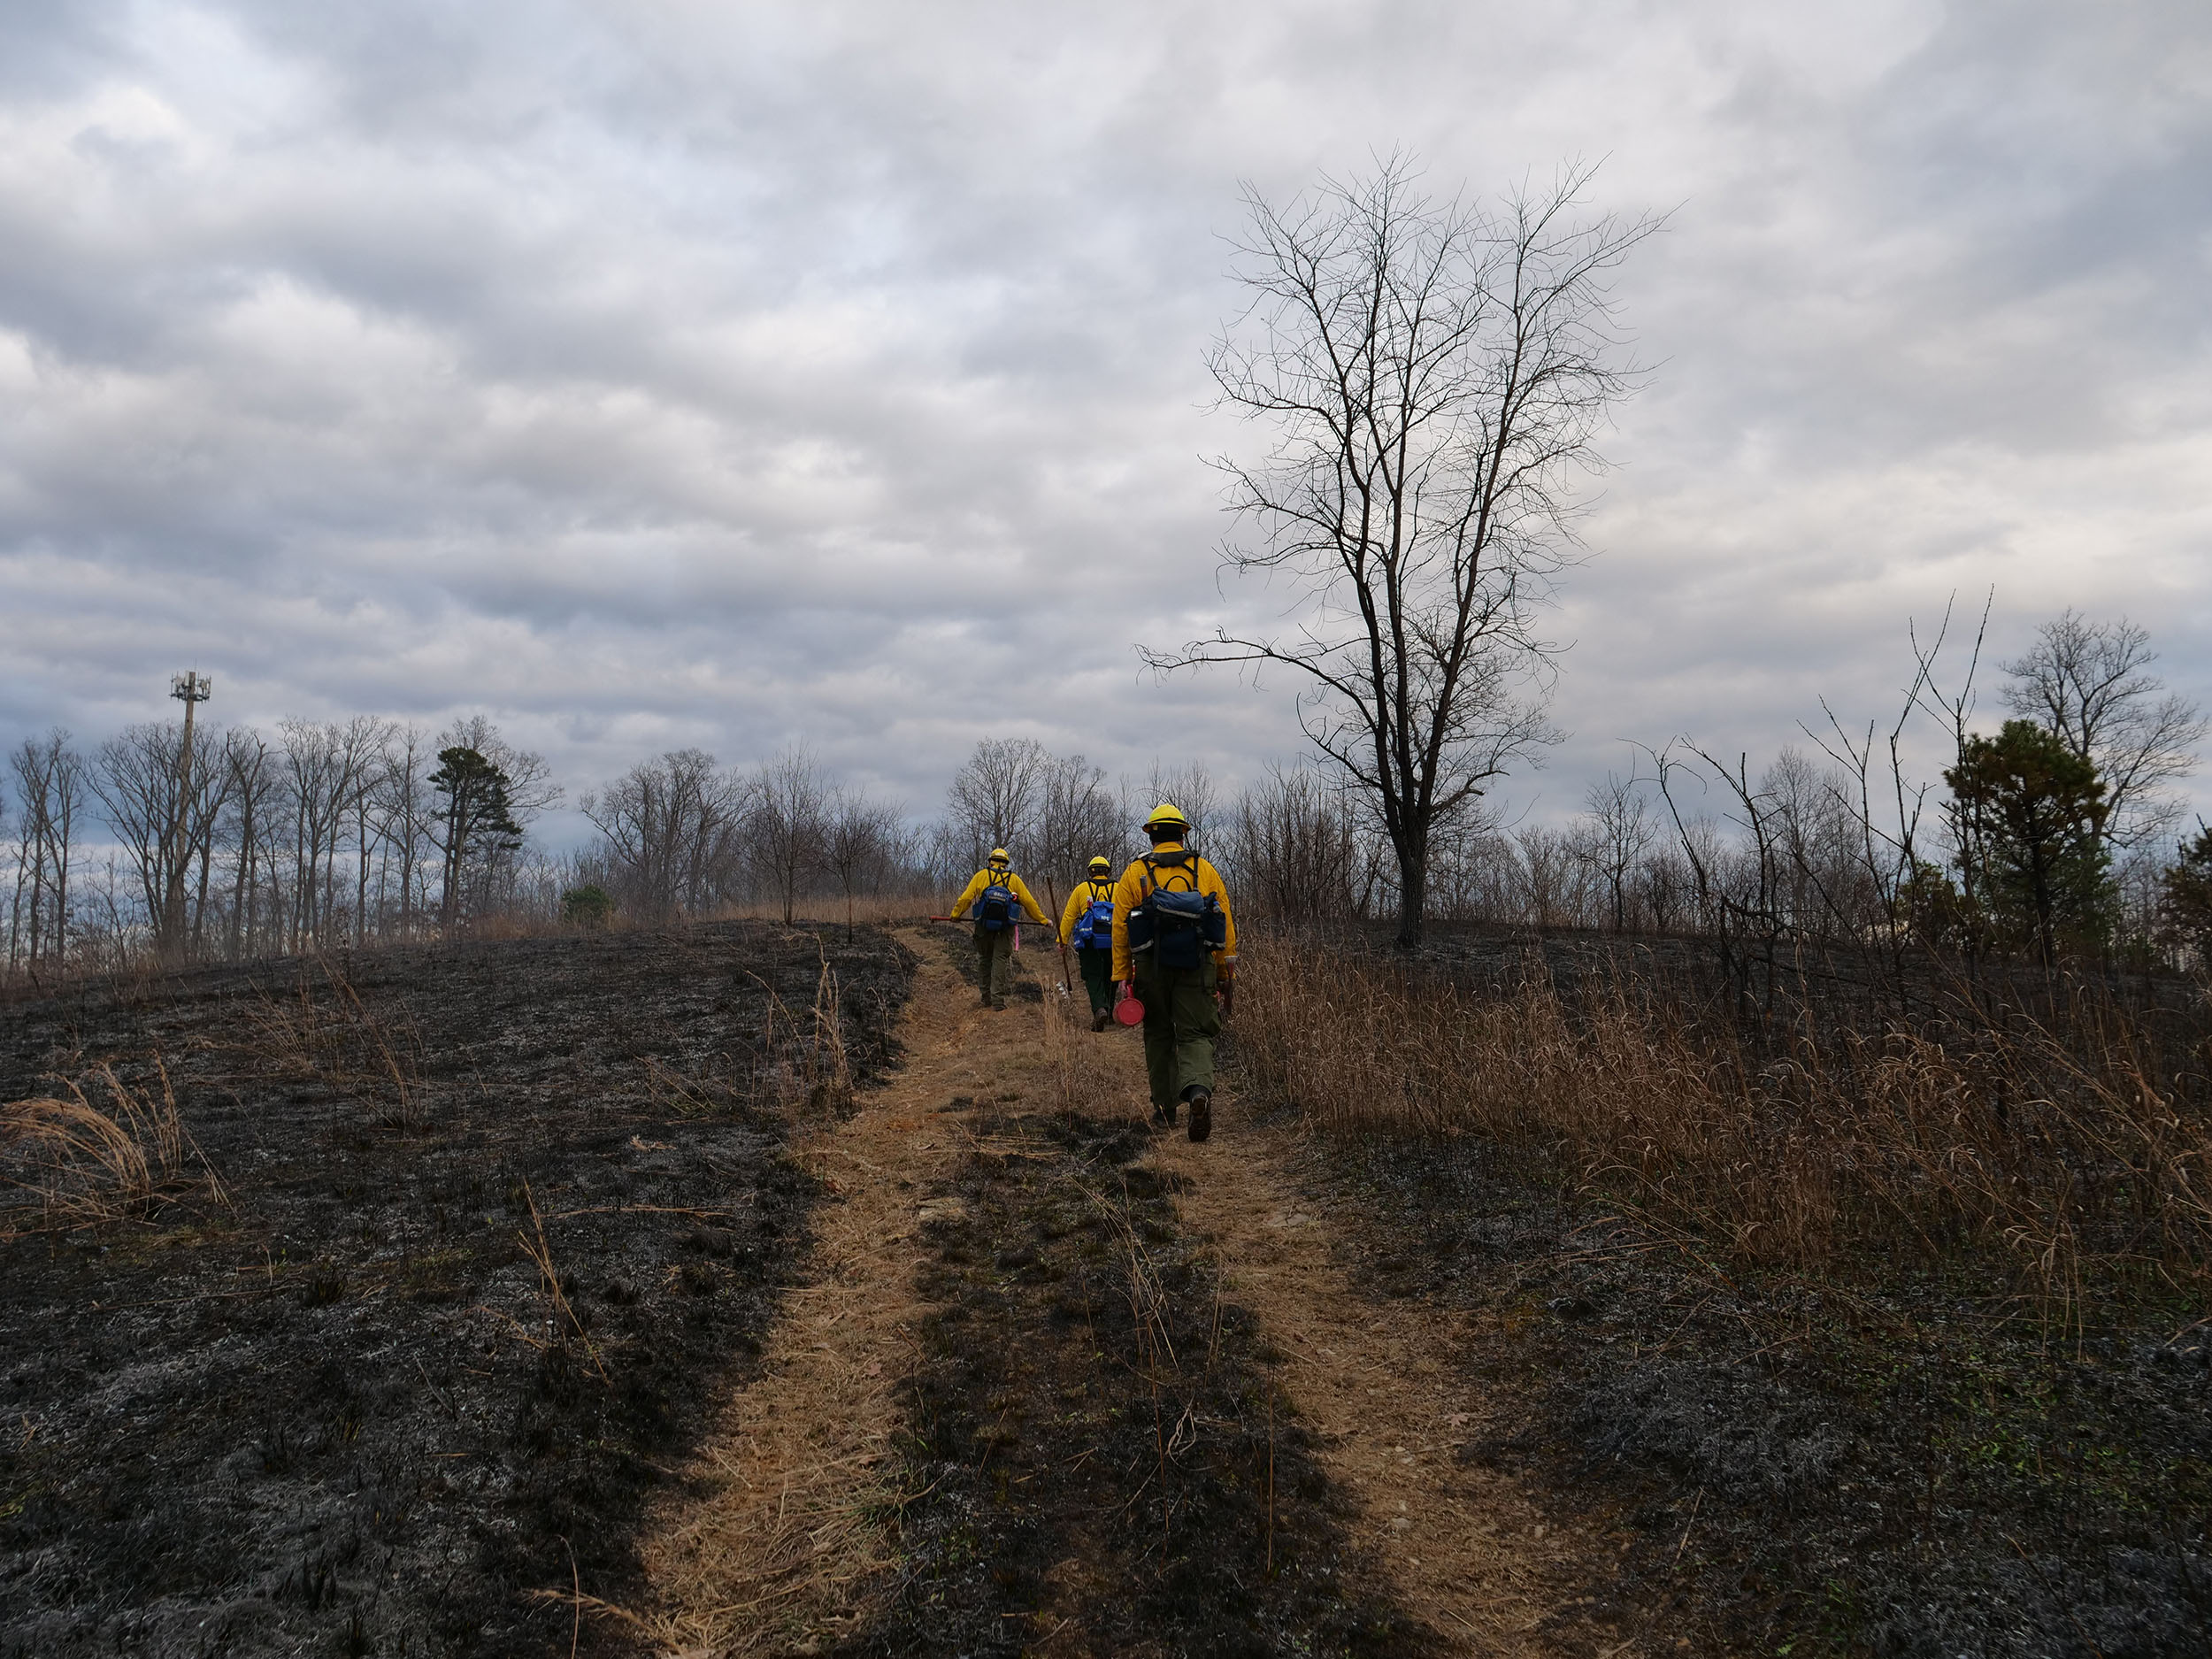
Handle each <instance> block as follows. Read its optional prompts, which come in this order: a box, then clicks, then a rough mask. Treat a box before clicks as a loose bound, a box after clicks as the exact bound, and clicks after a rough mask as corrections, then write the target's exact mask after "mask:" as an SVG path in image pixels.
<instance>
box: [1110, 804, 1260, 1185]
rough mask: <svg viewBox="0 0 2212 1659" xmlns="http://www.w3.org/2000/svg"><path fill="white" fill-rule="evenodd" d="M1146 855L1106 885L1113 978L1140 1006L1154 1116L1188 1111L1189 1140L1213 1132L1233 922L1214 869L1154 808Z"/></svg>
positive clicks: (1163, 1120) (1185, 830)
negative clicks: (1110, 895) (1109, 888)
mask: <svg viewBox="0 0 2212 1659" xmlns="http://www.w3.org/2000/svg"><path fill="white" fill-rule="evenodd" d="M1144 833H1146V834H1147V835H1148V836H1149V837H1150V838H1151V841H1152V850H1151V851H1150V852H1148V853H1147V854H1145V856H1143V857H1141V858H1139V859H1137V860H1135V861H1134V862H1133V863H1132V864H1130V866H1129V867H1128V868H1127V869H1126V870H1125V871H1123V872H1121V880H1120V881H1119V882H1118V884H1116V886H1115V888H1114V978H1115V979H1117V980H1118V981H1119V982H1120V984H1121V995H1124V996H1128V995H1135V996H1137V997H1138V998H1139V999H1140V1000H1141V1002H1143V1003H1144V1066H1145V1071H1146V1072H1147V1074H1148V1080H1149V1081H1150V1083H1151V1086H1152V1119H1153V1121H1154V1122H1155V1123H1158V1124H1164V1125H1170V1126H1172V1125H1173V1124H1174V1122H1175V1109H1176V1108H1177V1107H1178V1106H1179V1105H1182V1104H1188V1106H1189V1107H1190V1138H1191V1139H1192V1140H1194V1141H1203V1140H1204V1139H1205V1138H1206V1137H1207V1136H1208V1135H1210V1134H1211V1133H1213V1094H1214V1039H1215V1038H1216V1037H1217V1036H1218V1035H1219V1034H1220V1032H1221V1017H1222V1015H1223V1014H1225V1013H1226V1012H1228V1011H1229V1009H1230V1006H1231V1004H1232V1002H1233V1000H1234V997H1235V988H1236V966H1237V928H1236V922H1235V919H1234V918H1232V917H1231V916H1230V914H1229V890H1228V888H1226V887H1224V886H1223V885H1222V883H1221V877H1220V874H1219V872H1217V871H1216V870H1215V869H1214V867H1213V866H1212V865H1211V864H1208V863H1207V862H1206V861H1205V860H1204V859H1203V858H1201V857H1200V856H1198V855H1197V854H1196V853H1194V852H1189V851H1187V850H1186V849H1184V846H1183V842H1184V840H1185V838H1186V837H1187V836H1188V835H1189V834H1190V824H1189V822H1188V821H1187V819H1186V818H1184V817H1183V815H1182V813H1181V812H1180V811H1179V810H1177V809H1176V808H1175V807H1174V806H1172V805H1171V804H1169V803H1166V802H1163V803H1161V804H1160V805H1158V806H1156V807H1155V808H1154V809H1153V810H1152V816H1151V817H1149V818H1146V819H1145V821H1144Z"/></svg>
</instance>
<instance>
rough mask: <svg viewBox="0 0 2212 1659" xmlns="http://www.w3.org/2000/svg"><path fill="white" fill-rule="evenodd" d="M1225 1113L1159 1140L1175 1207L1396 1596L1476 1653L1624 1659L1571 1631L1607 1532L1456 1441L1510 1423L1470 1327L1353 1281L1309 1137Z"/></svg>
mask: <svg viewBox="0 0 2212 1659" xmlns="http://www.w3.org/2000/svg"><path fill="white" fill-rule="evenodd" d="M1215 1120H1216V1126H1215V1130H1214V1135H1213V1139H1212V1140H1211V1141H1209V1142H1208V1143H1207V1144H1205V1145H1203V1146H1192V1145H1191V1144H1189V1142H1188V1141H1185V1140H1183V1139H1181V1138H1180V1137H1176V1138H1172V1139H1169V1140H1166V1141H1163V1143H1162V1146H1161V1153H1160V1156H1161V1158H1162V1161H1163V1162H1164V1163H1165V1164H1168V1165H1169V1166H1170V1167H1171V1168H1173V1169H1174V1170H1175V1171H1177V1172H1178V1173H1179V1174H1181V1175H1182V1176H1183V1177H1184V1178H1185V1179H1186V1181H1187V1186H1185V1187H1183V1189H1182V1190H1181V1192H1180V1193H1179V1195H1178V1199H1177V1206H1178V1208H1179V1210H1181V1211H1182V1213H1183V1215H1184V1217H1185V1218H1186V1220H1187V1223H1188V1225H1191V1226H1192V1227H1194V1229H1195V1230H1197V1231H1198V1232H1199V1233H1202V1235H1204V1236H1205V1237H1206V1238H1208V1239H1209V1240H1210V1241H1211V1245H1212V1248H1214V1249H1215V1250H1216V1251H1217V1252H1218V1255H1219V1257H1220V1260H1221V1262H1222V1263H1223V1270H1224V1273H1223V1277H1224V1283H1225V1293H1226V1294H1228V1295H1230V1296H1232V1297H1233V1298H1234V1299H1235V1300H1236V1301H1237V1302H1240V1304H1241V1305H1243V1306H1244V1307H1246V1308H1248V1309H1249V1310H1251V1311H1252V1312H1253V1313H1254V1314H1256V1316H1257V1317H1258V1318H1259V1321H1260V1324H1261V1325H1262V1327H1263V1329H1266V1330H1268V1331H1270V1332H1271V1333H1273V1335H1274V1339H1275V1343H1276V1346H1277V1347H1278V1348H1279V1349H1280V1350H1281V1351H1282V1353H1283V1355H1284V1356H1285V1359H1284V1379H1283V1380H1284V1384H1285V1386H1286V1392H1287V1393H1288V1394H1289V1395H1290V1397H1291V1399H1292V1400H1293V1401H1294V1402H1295V1405H1296V1409H1297V1410H1298V1413H1299V1415H1300V1416H1301V1417H1302V1418H1303V1419H1304V1421H1305V1423H1306V1425H1307V1426H1308V1427H1309V1428H1310V1429H1311V1430H1312V1431H1314V1432H1315V1433H1316V1434H1317V1436H1318V1437H1319V1440H1320V1448H1321V1449H1320V1461H1321V1463H1322V1464H1323V1466H1324V1467H1325V1468H1326V1469H1327V1470H1328V1471H1329V1472H1330V1474H1331V1475H1332V1476H1333V1478H1334V1479H1336V1480H1337V1481H1338V1482H1339V1483H1340V1485H1341V1486H1343V1487H1344V1488H1345V1490H1346V1491H1347V1492H1348V1493H1349V1494H1351V1495H1352V1496H1353V1498H1354V1500H1355V1502H1356V1505H1357V1508H1358V1510H1359V1524H1358V1530H1357V1532H1356V1538H1357V1539H1358V1541H1360V1542H1361V1543H1363V1544H1365V1545H1367V1546H1368V1547H1370V1548H1372V1549H1373V1550H1374V1551H1375V1552H1376V1554H1377V1555H1378V1556H1379V1558H1380V1560H1381V1561H1382V1563H1384V1566H1385V1569H1386V1571H1387V1573H1388V1574H1389V1577H1390V1578H1391V1580H1392V1581H1393V1583H1394V1586H1395V1588H1396V1591H1397V1594H1398V1598H1399V1600H1400V1601H1402V1603H1403V1604H1404V1605H1405V1606H1406V1607H1407V1608H1408V1609H1409V1610H1411V1611H1413V1612H1414V1613H1416V1614H1417V1615H1418V1616H1420V1617H1423V1618H1424V1619H1425V1621H1426V1622H1427V1623H1428V1624H1430V1625H1431V1626H1432V1628H1433V1629H1435V1630H1436V1631H1438V1632H1440V1633H1443V1634H1447V1635H1451V1634H1456V1635H1457V1636H1458V1637H1459V1638H1460V1639H1461V1640H1463V1641H1464V1642H1465V1643H1466V1644H1467V1646H1466V1651H1468V1652H1470V1653H1479V1654H1497V1655H1506V1654H1516V1655H1519V1654H1527V1655H1536V1654H1548V1653H1561V1652H1583V1653H1587V1652H1591V1651H1593V1650H1595V1651H1599V1652H1604V1653H1607V1654H1609V1655H1619V1656H1620V1659H1628V1655H1630V1654H1631V1653H1632V1652H1633V1647H1632V1646H1631V1645H1628V1644H1625V1643H1624V1644H1621V1645H1618V1646H1616V1645H1615V1644H1614V1642H1612V1641H1608V1640H1604V1639H1603V1637H1602V1633H1601V1632H1589V1631H1586V1630H1579V1631H1577V1630H1574V1626H1576V1625H1577V1624H1578V1623H1579V1621H1578V1619H1576V1617H1574V1610H1575V1609H1577V1608H1578V1606H1580V1605H1581V1604H1582V1599H1583V1596H1584V1594H1585V1591H1584V1589H1583V1587H1582V1586H1585V1585H1586V1584H1587V1583H1588V1581H1589V1578H1590V1576H1591V1575H1590V1572H1589V1567H1588V1563H1590V1562H1591V1561H1592V1560H1593V1559H1594V1558H1595V1556H1596V1554H1597V1552H1598V1550H1599V1548H1600V1546H1599V1544H1598V1542H1597V1540H1595V1539H1594V1538H1591V1537H1588V1536H1573V1535H1569V1536H1562V1534H1561V1532H1559V1531H1558V1530H1557V1529H1556V1528H1555V1527H1553V1526H1551V1525H1548V1524H1547V1521H1546V1519H1545V1517H1544V1516H1543V1515H1542V1513H1541V1512H1540V1510H1539V1509H1537V1507H1536V1506H1535V1505H1534V1504H1533V1503H1532V1502H1530V1500H1529V1498H1528V1496H1527V1495H1526V1494H1525V1493H1524V1492H1523V1491H1522V1490H1521V1489H1520V1488H1519V1486H1517V1484H1516V1482H1515V1481H1514V1480H1513V1479H1512V1478H1511V1477H1509V1476H1507V1475H1504V1474H1501V1473H1498V1472H1496V1471H1488V1470H1484V1469H1480V1468H1476V1467H1470V1466H1467V1465H1464V1464H1463V1463H1460V1462H1459V1461H1458V1458H1457V1457H1456V1455H1455V1453H1456V1451H1457V1449H1458V1448H1460V1447H1462V1446H1464V1445H1466V1444H1468V1443H1470V1442H1471V1441H1478V1440H1482V1439H1484V1438H1486V1436H1489V1435H1493V1434H1496V1433H1498V1432H1500V1431H1501V1429H1502V1428H1503V1427H1504V1425H1503V1424H1502V1422H1501V1421H1499V1420H1498V1417H1497V1415H1496V1409H1495V1408H1494V1407H1493V1406H1492V1404H1491V1403H1490V1402H1488V1401H1487V1400H1486V1399H1485V1398H1484V1396H1483V1394H1482V1393H1481V1391H1480V1390H1479V1387H1478V1386H1474V1385H1471V1383H1469V1382H1468V1381H1467V1380H1466V1373H1467V1371H1468V1369H1469V1366H1468V1356H1467V1353H1466V1344H1467V1342H1468V1341H1469V1340H1470V1339H1468V1338H1467V1337H1465V1336H1464V1335H1463V1333H1462V1332H1461V1331H1459V1330H1457V1329H1455V1324H1454V1323H1453V1322H1448V1318H1447V1317H1445V1316H1440V1315H1439V1314H1438V1313H1437V1312H1436V1311H1435V1310H1432V1308H1430V1307H1429V1306H1428V1305H1427V1304H1425V1303H1424V1302H1417V1301H1414V1302H1377V1301H1376V1300H1374V1299H1373V1298H1371V1297H1368V1296H1364V1295H1363V1294H1361V1293H1360V1292H1359V1290H1358V1289H1357V1288H1356V1286H1354V1285H1353V1284H1352V1283H1351V1282H1350V1279H1349V1278H1348V1274H1347V1272H1346V1271H1345V1269H1344V1268H1343V1267H1342V1265H1340V1261H1339V1259H1338V1248H1337V1237H1336V1229H1335V1228H1334V1227H1333V1225H1331V1222H1330V1220H1329V1218H1328V1217H1326V1216H1325V1215H1323V1214H1320V1213H1317V1209H1318V1207H1317V1206H1316V1205H1313V1204H1311V1203H1310V1202H1302V1201H1301V1199H1300V1196H1299V1187H1300V1185H1301V1183H1300V1182H1299V1180H1298V1179H1297V1165H1298V1163H1299V1160H1300V1159H1301V1158H1302V1157H1305V1156H1312V1154H1311V1153H1310V1152H1309V1151H1307V1150H1306V1149H1305V1148H1300V1147H1299V1146H1298V1145H1297V1144H1296V1143H1295V1142H1294V1141H1292V1140H1291V1138H1290V1137H1289V1136H1288V1135H1287V1134H1286V1133H1284V1132H1282V1131H1279V1130H1271V1129H1266V1128H1262V1127H1260V1126H1259V1125H1256V1124H1254V1123H1253V1121H1252V1119H1251V1118H1250V1117H1249V1115H1248V1114H1247V1113H1246V1112H1244V1111H1243V1110H1240V1107H1239V1105H1238V1103H1237V1102H1236V1101H1235V1100H1234V1099H1233V1097H1227V1096H1225V1097H1224V1098H1223V1099H1222V1101H1221V1102H1219V1103H1217V1106H1216V1108H1215ZM1548 1624H1550V1625H1553V1626H1555V1629H1554V1630H1552V1631H1545V1630H1542V1629H1540V1627H1542V1626H1546V1625H1548ZM1561 1631H1569V1632H1572V1633H1571V1634H1567V1635H1562V1634H1560V1633H1559V1632H1561Z"/></svg>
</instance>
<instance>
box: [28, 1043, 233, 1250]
mask: <svg viewBox="0 0 2212 1659" xmlns="http://www.w3.org/2000/svg"><path fill="white" fill-rule="evenodd" d="M154 1071H155V1074H156V1075H157V1077H158V1078H159V1079H160V1093H159V1094H153V1093H150V1092H149V1091H147V1090H145V1089H134V1088H133V1087H130V1086H129V1085H128V1084H127V1083H125V1082H124V1081H123V1079H121V1078H119V1077H118V1076H117V1075H116V1073H115V1071H114V1068H113V1067H111V1066H106V1065H103V1066H99V1067H97V1068H96V1069H95V1070H93V1071H90V1072H88V1073H87V1074H86V1076H85V1078H84V1079H63V1078H58V1079H54V1080H55V1081H56V1082H57V1083H58V1084H59V1085H60V1087H61V1088H62V1089H63V1090H64V1091H65V1095H66V1098H64V1096H63V1095H42V1096H40V1097H39V1098H37V1099H34V1100H20V1101H14V1102H10V1103H9V1104H7V1105H4V1106H0V1189H4V1190H5V1191H7V1192H9V1193H11V1194H17V1195H18V1196H17V1197H16V1198H15V1199H14V1202H7V1201H5V1200H0V1233H19V1232H25V1231H30V1230H33V1229H34V1228H45V1227H82V1226H95V1225H100V1224H103V1223H106V1222H114V1221H125V1220H135V1219H142V1218H143V1217H146V1216H148V1215H150V1213H152V1211H153V1210H155V1209H156V1208H157V1205H158V1203H159V1202H160V1201H161V1200H163V1199H165V1198H169V1197H173V1196H179V1195H180V1194H182V1193H183V1192H188V1191H198V1192H201V1193H203V1194H204V1195H205V1196H206V1198H207V1199H208V1201H209V1202H211V1203H215V1204H219V1205H221V1206H223V1207H225V1208H227V1207H228V1206H229V1202H230V1199H229V1195H228V1194H227V1193H226V1192H225V1191H224V1189H223V1184H222V1182H221V1181H220V1180H219V1179H217V1177H216V1174H215V1171H214V1170H213V1168H212V1167H211V1166H210V1165H209V1164H208V1162H207V1159H206V1158H205V1156H203V1155H202V1153H201V1152H200V1149H199V1148H198V1146H197V1145H196V1144H195V1143H194V1141H193V1140H192V1136H191V1133H190V1132H189V1131H188V1130H187V1129H186V1128H185V1126H184V1120H183V1118H181V1117H180V1115H179V1113H178V1111H177V1097H176V1091H175V1090H174V1089H173V1087H171V1084H170V1081H169V1071H168V1068H167V1067H166V1066H165V1065H164V1064H162V1063H161V1061H160V1059H159V1057H158V1056H157V1057H156V1059H155V1061H154ZM87 1082H89V1083H91V1084H92V1085H93V1090H92V1092H90V1093H88V1091H87V1089H86V1087H85V1084H86V1083H87ZM94 1094H99V1095H101V1096H104V1102H105V1103H104V1105H96V1104H94V1103H93V1101H94ZM195 1161H196V1162H197V1163H198V1164H199V1166H200V1172H199V1174H198V1175H196V1176H194V1175H190V1174H188V1171H187V1165H188V1164H190V1163H193V1162H195ZM34 1217H35V1219H34Z"/></svg>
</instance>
